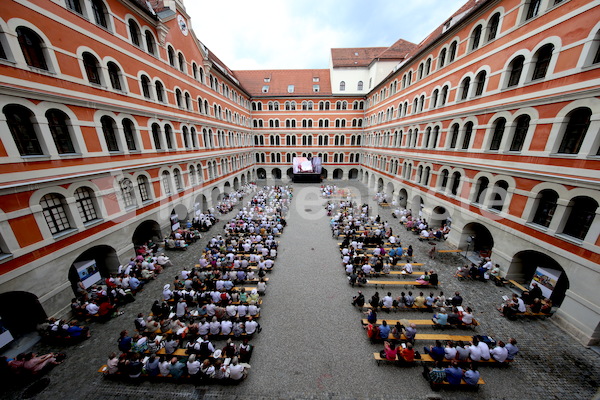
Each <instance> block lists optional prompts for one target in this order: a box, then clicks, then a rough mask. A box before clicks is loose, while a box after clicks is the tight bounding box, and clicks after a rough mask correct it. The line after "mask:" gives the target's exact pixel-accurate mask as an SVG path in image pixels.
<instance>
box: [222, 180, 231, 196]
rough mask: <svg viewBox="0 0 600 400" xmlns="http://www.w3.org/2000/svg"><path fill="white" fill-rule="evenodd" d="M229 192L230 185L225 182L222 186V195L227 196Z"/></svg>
mask: <svg viewBox="0 0 600 400" xmlns="http://www.w3.org/2000/svg"><path fill="white" fill-rule="evenodd" d="M230 192H231V183H229V181H227V182H225V184H224V185H223V194H229V193H230Z"/></svg>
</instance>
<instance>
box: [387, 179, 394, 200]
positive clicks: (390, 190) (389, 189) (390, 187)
mask: <svg viewBox="0 0 600 400" xmlns="http://www.w3.org/2000/svg"><path fill="white" fill-rule="evenodd" d="M394 191H395V189H394V184H393V183H392V182H388V183H387V185H385V194H386V199H393V198H394Z"/></svg>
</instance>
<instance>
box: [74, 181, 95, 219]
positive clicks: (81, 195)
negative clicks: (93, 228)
mask: <svg viewBox="0 0 600 400" xmlns="http://www.w3.org/2000/svg"><path fill="white" fill-rule="evenodd" d="M75 202H76V203H77V210H78V211H79V215H80V216H81V219H82V220H83V222H84V223H87V222H91V221H93V220H96V219H98V214H97V213H96V208H95V207H94V200H93V192H92V190H91V189H89V188H86V187H80V188H79V189H77V190H76V191H75Z"/></svg>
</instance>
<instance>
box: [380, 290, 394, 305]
mask: <svg viewBox="0 0 600 400" xmlns="http://www.w3.org/2000/svg"><path fill="white" fill-rule="evenodd" d="M382 301H383V306H384V307H386V308H392V306H393V305H394V298H393V297H392V293H391V292H388V293H387V296H385V297H384V298H383V300H382Z"/></svg>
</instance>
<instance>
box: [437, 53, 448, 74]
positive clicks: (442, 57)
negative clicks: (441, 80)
mask: <svg viewBox="0 0 600 400" xmlns="http://www.w3.org/2000/svg"><path fill="white" fill-rule="evenodd" d="M446 53H447V51H446V49H445V48H444V49H442V51H440V56H439V57H438V69H440V68H442V67H443V66H444V64H445V63H446Z"/></svg>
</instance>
